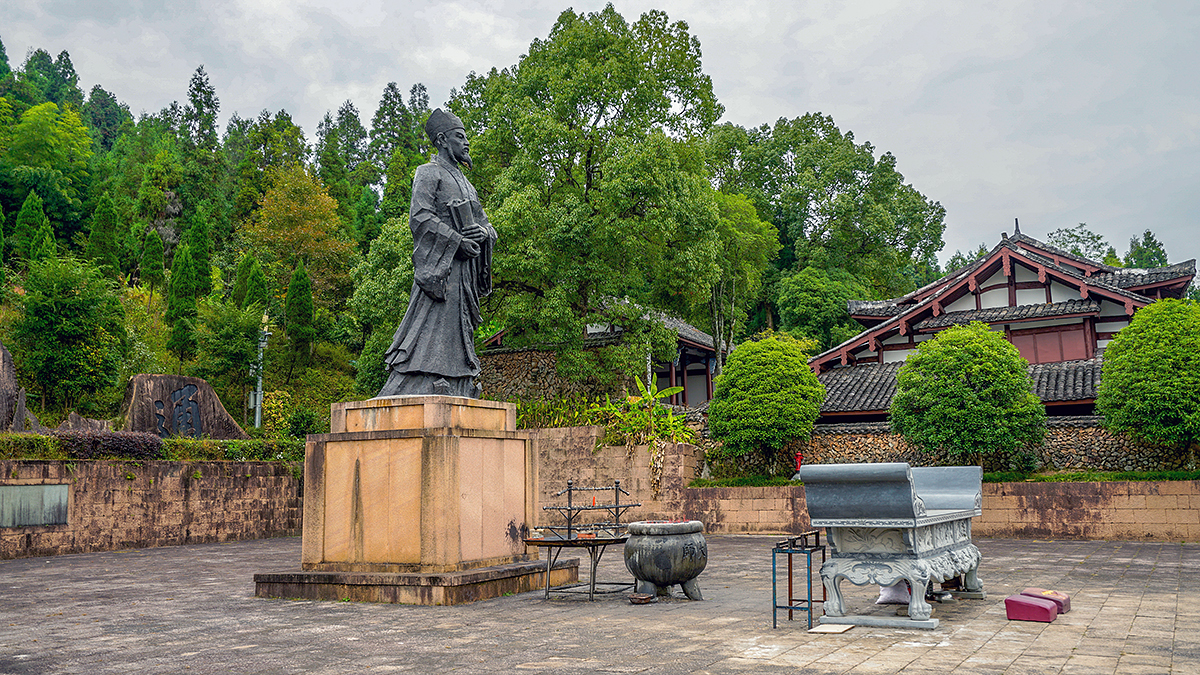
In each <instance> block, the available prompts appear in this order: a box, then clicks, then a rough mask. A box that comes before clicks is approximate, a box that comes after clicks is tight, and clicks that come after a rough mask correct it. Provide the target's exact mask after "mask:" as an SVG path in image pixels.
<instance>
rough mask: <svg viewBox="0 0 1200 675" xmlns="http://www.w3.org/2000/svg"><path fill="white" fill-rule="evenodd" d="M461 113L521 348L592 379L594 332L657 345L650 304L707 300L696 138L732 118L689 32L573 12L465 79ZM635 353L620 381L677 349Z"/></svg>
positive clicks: (499, 289)
mask: <svg viewBox="0 0 1200 675" xmlns="http://www.w3.org/2000/svg"><path fill="white" fill-rule="evenodd" d="M450 106H451V108H452V109H454V110H455V112H457V113H458V114H459V115H460V116H461V117H462V118H463V120H464V122H465V124H466V127H467V129H468V131H469V133H470V135H471V136H472V137H473V139H472V153H473V157H475V158H476V159H477V160H478V161H477V167H478V168H476V169H475V170H473V172H472V174H471V175H472V180H473V181H474V182H475V184H476V187H478V188H479V190H480V193H481V196H482V198H483V199H484V200H485V206H486V207H487V208H488V209H489V214H490V217H491V219H492V221H493V224H494V225H496V227H497V231H498V233H499V236H500V241H499V243H498V244H497V251H496V257H495V261H494V273H495V288H496V291H495V293H494V294H493V297H492V299H491V300H490V304H489V306H488V312H489V313H494V315H495V316H496V317H498V318H499V319H500V321H501V322H502V323H503V324H505V325H507V326H509V327H510V330H511V332H510V335H511V336H512V340H513V341H514V342H515V343H520V342H524V343H530V344H531V343H542V344H545V343H552V344H557V345H560V356H565V357H566V358H560V361H559V363H560V366H561V365H563V364H570V363H572V362H573V363H575V364H577V365H578V366H581V370H582V371H584V372H597V371H598V364H597V363H588V362H587V359H586V358H584V359H581V358H578V357H581V356H583V352H582V351H580V349H579V347H580V346H581V343H582V336H583V335H584V328H585V326H587V325H589V324H616V325H619V326H622V327H624V328H625V329H626V330H627V331H630V333H629V334H630V335H632V334H633V333H635V332H638V331H639V330H641V331H642V335H643V336H646V335H650V334H651V332H650V331H647V330H645V327H644V326H641V325H640V324H643V323H644V322H643V321H642V318H641V317H642V315H643V314H644V309H641V308H645V307H658V308H661V309H671V310H675V311H677V312H680V313H691V312H694V311H695V310H696V309H697V308H703V307H705V306H706V305H707V303H708V301H709V299H710V295H711V293H710V289H711V286H712V284H713V283H714V282H715V280H716V279H717V277H718V276H719V268H718V265H717V249H718V242H717V240H716V234H715V232H716V226H717V218H718V209H717V205H716V200H715V198H714V197H713V190H712V188H711V186H710V185H709V184H708V182H707V179H706V176H705V171H704V167H703V153H702V152H701V151H700V147H699V143H698V142H696V140H695V139H698V138H699V137H700V136H701V135H702V134H703V133H705V132H706V131H707V130H708V129H709V128H710V127H711V126H712V124H713V123H714V122H715V121H716V119H717V118H718V117H719V116H720V115H721V113H722V110H723V109H722V107H721V105H720V104H718V103H717V101H716V98H715V96H714V95H713V92H712V82H711V80H710V79H709V78H708V76H707V75H705V74H704V73H703V72H702V70H701V64H700V45H699V42H698V41H697V40H696V38H695V37H694V36H692V35H691V34H690V33H689V32H688V28H687V25H686V24H684V23H682V22H679V23H674V24H672V23H669V22H668V20H667V16H666V15H665V14H663V13H662V12H658V11H651V12H648V13H646V14H645V15H643V16H642V17H641V19H640V20H638V21H637V22H636V23H633V24H629V23H627V22H626V21H625V19H624V18H623V17H621V15H620V14H618V13H617V12H616V10H614V9H613V7H612V6H611V5H609V6H608V7H606V8H605V9H603V10H601V11H599V12H596V13H594V14H576V13H575V12H573V11H570V10H568V11H565V12H563V13H562V14H561V15H560V16H559V19H558V21H557V22H556V23H555V25H554V27H553V28H552V29H551V32H550V35H549V37H548V38H547V39H545V40H540V39H539V40H534V42H533V43H532V44H531V45H530V47H529V53H528V54H527V55H526V56H524V57H522V59H521V61H520V62H519V63H518V64H517V65H516V66H514V67H512V68H508V69H505V70H495V69H493V70H492V71H491V72H490V73H488V74H487V75H485V76H475V75H472V76H470V77H469V78H468V81H467V83H466V85H465V86H464V87H463V89H462V90H461V91H456V92H454V93H453V94H452V97H451V102H450ZM386 201H387V197H386V195H385V205H386ZM624 298H628V299H629V300H630V301H632V302H631V303H625V302H621V301H617V299H624ZM639 339H643V340H644V339H645V338H633V339H632V341H633V342H636V341H637V340H639ZM668 339H669V338H668ZM628 342H629V341H627V343H628ZM628 347H629V345H628V344H627V345H625V346H624V347H622V348H618V349H625V350H626V351H625V352H624V356H623V357H622V358H621V359H620V361H621V363H618V364H616V365H617V368H616V370H617V371H618V372H621V371H624V372H627V373H630V374H632V373H638V372H642V371H644V362H645V354H646V350H647V349H648V348H666V349H668V350H670V349H671V347H672V345H671V344H669V343H662V344H653V345H652V344H650V343H649V342H643V344H642V345H641V346H640V347H638V348H636V349H629V348H628ZM660 351H661V349H660ZM589 353H590V352H589ZM594 354H595V356H597V357H599V358H604V357H605V355H604V354H601V353H600V352H595V353H594ZM638 354H640V356H638ZM625 357H628V358H625ZM566 368H567V370H572V369H573V368H572V367H571V366H570V365H567V366H566ZM610 372H611V371H610ZM565 374H568V375H572V374H579V371H576V372H574V373H572V372H567V373H565Z"/></svg>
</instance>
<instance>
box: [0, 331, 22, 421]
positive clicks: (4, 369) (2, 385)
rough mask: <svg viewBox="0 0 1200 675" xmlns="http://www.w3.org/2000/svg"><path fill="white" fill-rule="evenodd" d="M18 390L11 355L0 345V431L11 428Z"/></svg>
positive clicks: (19, 388)
mask: <svg viewBox="0 0 1200 675" xmlns="http://www.w3.org/2000/svg"><path fill="white" fill-rule="evenodd" d="M20 390H21V385H19V384H17V366H16V364H15V363H13V357H12V354H10V353H9V351H8V348H7V347H5V346H4V345H0V429H3V430H5V431H7V430H9V429H12V428H13V417H14V413H16V410H17V394H18V392H20Z"/></svg>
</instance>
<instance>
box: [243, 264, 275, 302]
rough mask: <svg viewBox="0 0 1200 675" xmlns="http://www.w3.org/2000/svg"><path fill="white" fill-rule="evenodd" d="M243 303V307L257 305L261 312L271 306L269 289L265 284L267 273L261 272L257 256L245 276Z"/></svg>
mask: <svg viewBox="0 0 1200 675" xmlns="http://www.w3.org/2000/svg"><path fill="white" fill-rule="evenodd" d="M243 303H244V305H243V306H245V307H250V306H251V305H257V306H258V307H259V311H261V312H266V311H267V310H269V309H270V308H271V291H270V288H269V286H268V285H267V275H266V274H264V273H263V271H262V266H261V265H259V264H258V259H257V258H255V259H254V261H253V264H251V265H250V272H249V274H248V275H247V277H246V297H245V300H244V301H243Z"/></svg>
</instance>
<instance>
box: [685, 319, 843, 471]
mask: <svg viewBox="0 0 1200 675" xmlns="http://www.w3.org/2000/svg"><path fill="white" fill-rule="evenodd" d="M813 346H814V345H813V344H812V342H810V341H805V340H798V339H796V338H794V337H792V336H790V335H788V334H786V333H776V334H770V333H767V334H761V335H759V336H757V337H756V338H754V339H751V340H748V341H746V342H743V343H742V344H740V345H738V347H737V349H735V350H734V351H733V353H731V354H730V355H729V359H728V361H726V363H725V372H723V373H721V375H719V376H718V377H717V380H716V382H715V386H716V389H715V391H714V392H713V400H712V402H711V403H709V408H708V428H709V432H710V433H711V435H712V437H713V438H714V439H717V440H719V441H722V442H723V443H724V447H723V448H722V450H721V453H722V454H723V455H725V456H727V457H746V458H748V459H751V460H752V464H757V465H761V466H766V467H772V466H776V467H777V466H778V462H776V461H775V460H776V458H777V456H778V453H779V451H780V450H781V449H783V447H784V446H785V445H787V444H788V443H790V442H792V441H795V440H802V439H807V438H808V437H809V435H810V434H811V433H812V428H813V424H814V423H815V422H816V421H817V417H818V416H819V415H820V409H821V403H823V402H824V400H825V387H824V385H822V384H821V383H820V382H819V381H818V380H817V376H816V375H814V374H813V371H812V370H811V369H810V368H809V367H808V353H807V352H808V350H809V349H810V348H812V347H813ZM784 465H785V466H787V463H784ZM791 468H794V467H791Z"/></svg>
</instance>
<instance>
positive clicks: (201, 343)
mask: <svg viewBox="0 0 1200 675" xmlns="http://www.w3.org/2000/svg"><path fill="white" fill-rule="evenodd" d="M197 309H198V312H199V322H198V324H197V326H196V346H197V356H198V358H197V364H198V371H197V372H198V374H199V375H200V376H201V377H203V378H205V379H206V380H208V382H209V383H210V384H212V385H213V386H214V387H217V388H218V391H220V390H226V391H228V390H230V389H232V390H234V391H237V392H238V395H239V396H240V399H241V403H242V410H243V413H244V412H245V410H246V404H247V400H248V394H249V391H250V386H251V385H253V384H254V379H255V378H254V373H253V371H252V367H253V366H254V365H255V364H256V363H257V362H258V333H259V329H260V322H261V319H262V308H261V307H259V306H257V305H253V304H252V305H250V306H248V307H245V308H242V307H239V306H238V305H237V303H235V302H233V301H232V299H231V300H229V301H225V300H221V299H219V298H214V297H208V298H205V299H204V300H202V301H201V302H200V303H199V306H198V308H197ZM244 419H245V416H244V415H243V420H244Z"/></svg>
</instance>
